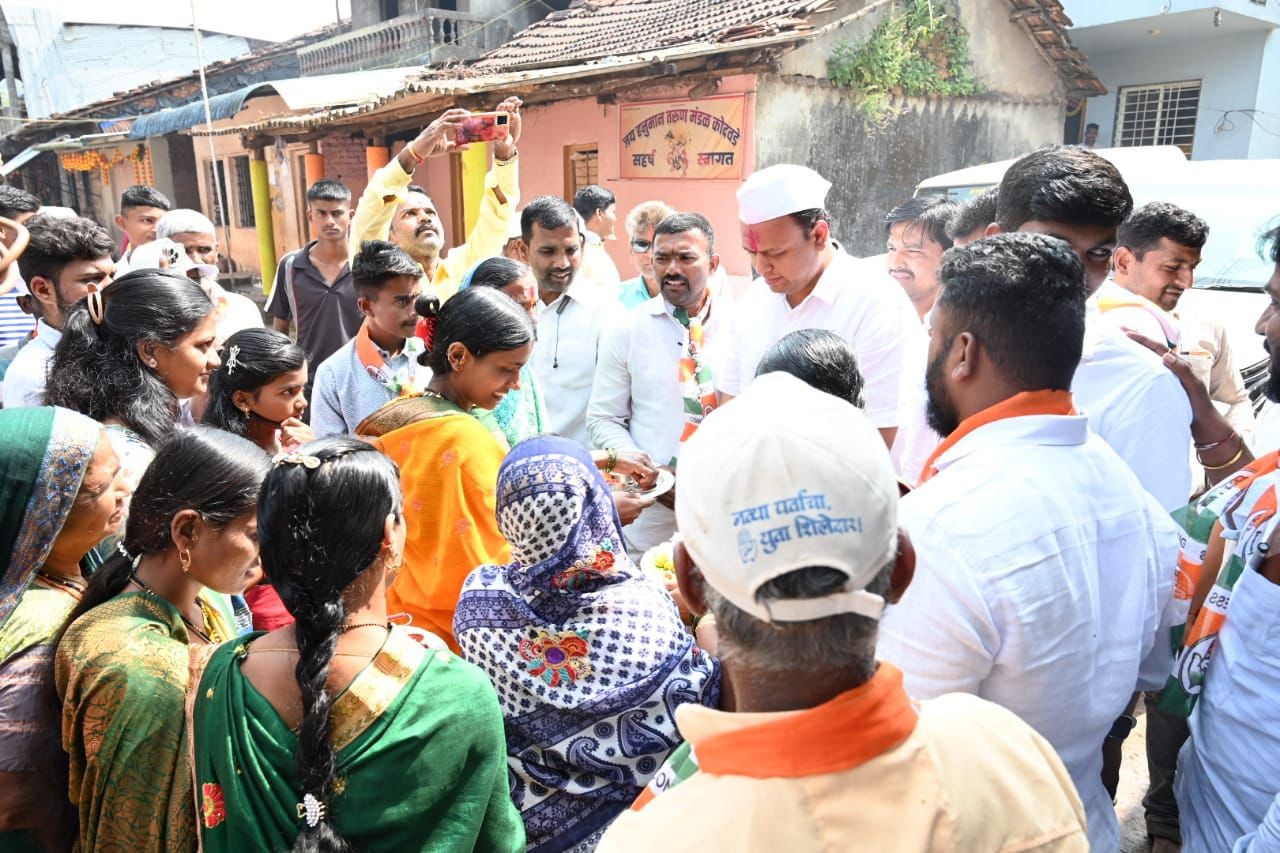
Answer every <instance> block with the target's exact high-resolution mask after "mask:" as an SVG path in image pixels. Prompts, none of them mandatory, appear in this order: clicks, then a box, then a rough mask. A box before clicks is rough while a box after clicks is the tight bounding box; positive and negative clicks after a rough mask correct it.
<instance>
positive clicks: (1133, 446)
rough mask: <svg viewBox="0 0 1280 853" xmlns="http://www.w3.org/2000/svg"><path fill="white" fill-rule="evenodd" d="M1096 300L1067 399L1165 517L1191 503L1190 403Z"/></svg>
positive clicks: (1153, 358) (1157, 361)
mask: <svg viewBox="0 0 1280 853" xmlns="http://www.w3.org/2000/svg"><path fill="white" fill-rule="evenodd" d="M1097 302H1098V300H1097V296H1096V295H1095V296H1093V297H1091V298H1090V299H1089V301H1088V302H1087V303H1086V307H1085V332H1084V351H1083V353H1082V354H1081V356H1080V366H1079V367H1078V368H1076V373H1075V377H1074V378H1073V379H1072V381H1071V396H1072V397H1073V398H1074V400H1075V403H1076V408H1077V409H1079V410H1080V412H1081V413H1082V414H1084V415H1088V417H1089V426H1090V428H1091V429H1092V430H1093V431H1094V432H1096V433H1097V434H1098V435H1099V436H1101V437H1102V438H1103V440H1105V441H1106V442H1107V444H1109V445H1111V448H1112V449H1113V450H1115V452H1116V453H1117V454H1119V456H1120V458H1121V459H1123V460H1124V461H1125V462H1126V463H1127V464H1128V466H1129V468H1130V469H1132V471H1133V473H1135V474H1137V475H1138V481H1139V482H1140V483H1142V485H1143V487H1144V488H1145V489H1146V490H1147V491H1148V492H1150V493H1151V494H1152V495H1154V496H1155V498H1156V500H1158V501H1159V502H1160V505H1161V506H1163V507H1164V508H1165V509H1166V510H1168V511H1170V512H1172V511H1173V510H1175V509H1178V508H1179V507H1182V506H1185V505H1186V503H1187V501H1188V500H1189V499H1190V497H1191V459H1190V453H1189V450H1190V447H1191V403H1190V401H1188V400H1187V394H1186V392H1185V391H1183V390H1182V384H1181V383H1179V382H1178V379H1177V377H1176V376H1174V375H1173V373H1172V371H1170V370H1169V369H1168V368H1167V367H1165V366H1164V364H1163V363H1162V362H1161V361H1160V359H1159V358H1157V357H1156V355H1155V354H1154V353H1152V352H1151V351H1150V350H1148V349H1146V348H1145V347H1143V346H1142V345H1141V344H1137V343H1134V342H1133V341H1131V340H1129V338H1128V337H1127V336H1126V335H1125V334H1124V333H1123V332H1119V331H1117V330H1115V329H1114V328H1113V327H1111V326H1110V325H1108V324H1107V323H1106V322H1105V321H1104V320H1103V319H1102V314H1101V312H1100V311H1099V310H1098V304H1097Z"/></svg>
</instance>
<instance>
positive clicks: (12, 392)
mask: <svg viewBox="0 0 1280 853" xmlns="http://www.w3.org/2000/svg"><path fill="white" fill-rule="evenodd" d="M60 340H62V332H61V331H60V330H58V329H55V328H54V327H53V326H50V325H49V324H48V323H46V322H45V321H44V320H40V321H39V322H37V323H36V336H35V337H34V338H32V339H31V342H30V343H28V344H27V345H26V346H24V347H23V348H22V349H20V350H18V354H17V355H15V356H14V357H13V361H12V362H10V363H9V372H8V373H6V374H5V375H4V408H6V409H17V408H21V407H23V406H43V405H44V389H45V385H46V384H47V383H48V381H49V365H50V362H52V361H53V350H54V348H55V347H56V346H57V345H58V341H60Z"/></svg>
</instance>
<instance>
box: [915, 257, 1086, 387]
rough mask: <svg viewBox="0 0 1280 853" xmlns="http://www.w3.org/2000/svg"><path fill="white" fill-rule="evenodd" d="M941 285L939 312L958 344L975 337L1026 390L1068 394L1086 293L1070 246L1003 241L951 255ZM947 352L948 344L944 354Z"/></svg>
mask: <svg viewBox="0 0 1280 853" xmlns="http://www.w3.org/2000/svg"><path fill="white" fill-rule="evenodd" d="M939 279H940V280H941V281H942V292H941V294H940V295H939V296H938V306H939V307H941V308H943V309H944V310H945V312H946V318H947V326H948V329H949V331H950V333H951V336H952V338H954V336H955V335H956V334H958V333H960V332H970V333H971V334H973V335H974V337H976V338H977V340H978V343H979V344H981V345H982V348H983V350H984V351H985V352H986V354H987V355H988V356H989V357H990V358H991V361H992V362H993V363H994V364H995V366H996V367H997V368H998V369H999V370H1000V372H1001V373H1002V374H1004V376H1005V377H1006V378H1007V379H1008V380H1009V381H1011V382H1013V383H1014V384H1016V385H1017V386H1019V388H1020V389H1021V390H1024V391H1039V390H1046V389H1048V390H1062V391H1067V390H1070V388H1071V379H1072V377H1073V376H1074V375H1075V372H1076V368H1077V367H1078V366H1079V364H1080V353H1081V351H1082V349H1083V346H1084V305H1085V296H1086V292H1085V280H1084V265H1083V264H1082V263H1081V261H1080V257H1079V256H1078V255H1077V254H1076V253H1075V252H1074V251H1073V250H1072V249H1071V247H1070V246H1069V245H1067V243H1066V242H1064V241H1062V240H1059V239H1058V238H1056V237H1049V236H1046V235H1044V234H1017V233H1014V234H1008V233H1006V234H997V235H996V236H994V237H987V238H985V239H982V240H978V241H977V242H975V243H970V244H969V245H968V246H958V247H956V248H954V249H948V250H947V252H946V254H944V255H943V256H942V270H941V272H940V273H939ZM934 310H935V311H936V310H937V309H936V308H935V309H934ZM934 334H937V330H936V329H935V331H934ZM949 346H950V339H948V341H947V342H946V343H945V344H944V345H943V347H942V349H943V351H945V350H946V349H948V348H949Z"/></svg>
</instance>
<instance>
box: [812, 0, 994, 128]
mask: <svg viewBox="0 0 1280 853" xmlns="http://www.w3.org/2000/svg"><path fill="white" fill-rule="evenodd" d="M827 76H828V78H830V80H831V82H832V83H834V84H835V85H837V86H840V87H842V88H847V89H852V90H853V91H854V92H856V93H857V95H858V102H857V103H858V110H859V111H860V112H861V113H862V115H863V117H864V118H865V119H866V120H867V121H868V122H869V123H870V124H873V125H878V126H883V125H884V124H886V123H887V122H888V121H889V120H890V119H891V118H892V117H893V115H894V114H895V110H894V109H893V107H892V105H891V104H890V103H889V98H890V96H891V95H893V94H895V93H901V94H904V95H950V96H955V95H971V94H973V93H975V92H977V91H978V83H977V81H976V80H975V79H974V77H973V73H972V70H971V68H970V63H969V33H968V31H966V30H965V28H964V25H963V24H961V23H960V21H959V20H958V19H957V18H956V16H955V14H954V13H953V12H952V11H951V10H950V8H949V7H948V4H947V2H946V0H898V2H896V3H894V4H893V5H892V6H890V7H889V12H888V14H886V15H885V17H884V18H883V19H882V20H881V21H880V23H879V24H877V25H876V28H875V29H874V30H872V31H871V34H870V35H868V36H867V37H866V38H865V39H863V40H861V41H858V42H848V41H846V42H842V43H840V44H838V45H836V47H835V50H833V51H832V54H831V57H830V58H829V59H828V60H827Z"/></svg>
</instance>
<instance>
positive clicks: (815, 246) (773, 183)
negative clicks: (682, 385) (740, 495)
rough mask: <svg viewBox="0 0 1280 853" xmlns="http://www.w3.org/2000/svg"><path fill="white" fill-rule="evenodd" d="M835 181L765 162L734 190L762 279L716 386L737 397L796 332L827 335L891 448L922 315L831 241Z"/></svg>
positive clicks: (880, 272) (743, 309)
mask: <svg viewBox="0 0 1280 853" xmlns="http://www.w3.org/2000/svg"><path fill="white" fill-rule="evenodd" d="M830 188H831V182H830V181H827V180H826V179H825V178H823V177H822V176H821V175H819V174H818V173H817V172H815V171H813V170H812V169H807V168H805V167H804V166H795V165H791V164H783V165H778V166H770V167H769V168H767V169H762V170H761V171H759V172H756V173H755V174H753V175H752V176H751V177H750V178H748V179H747V180H746V182H745V183H743V185H742V186H741V187H740V188H739V189H738V214H739V216H738V218H739V219H740V220H741V223H740V226H741V229H740V230H741V235H742V247H743V249H745V250H746V252H747V254H749V255H750V256H751V264H752V266H753V267H754V268H755V271H756V272H757V273H758V274H759V275H760V276H761V277H762V278H763V281H753V282H752V283H751V284H750V285H749V286H748V288H747V291H746V293H744V294H743V296H742V297H741V299H740V300H739V304H738V305H737V306H736V310H735V317H736V318H737V323H736V324H735V329H734V331H733V333H732V334H731V336H730V351H729V352H728V353H726V357H725V365H724V369H723V370H722V372H721V375H720V376H719V377H718V378H717V379H716V388H717V390H718V391H719V392H720V393H721V395H722V397H723V398H725V399H728V398H730V397H734V396H737V395H738V394H740V393H742V389H743V388H744V387H745V386H746V385H747V383H748V382H750V381H751V378H752V377H753V376H754V375H755V372H756V366H757V365H758V364H759V363H760V358H761V356H763V355H764V354H765V352H766V351H768V349H769V347H771V346H773V345H774V344H775V343H777V342H778V341H779V340H781V339H782V338H783V337H784V336H786V335H787V334H788V333H790V332H794V331H796V330H798V329H829V330H831V331H833V332H836V333H837V334H839V335H840V336H841V337H842V338H844V339H845V340H846V341H848V343H849V345H850V346H852V347H853V351H854V352H855V353H856V354H857V356H858V366H859V367H860V368H861V369H862V375H863V377H864V378H865V379H866V392H865V393H866V412H867V417H869V418H870V419H871V422H872V423H873V424H875V425H876V427H877V428H878V429H879V430H880V435H881V436H882V437H883V438H884V440H885V444H886V445H892V444H893V439H894V434H895V433H896V431H897V428H898V424H899V423H900V421H901V418H900V412H899V404H900V399H901V391H902V387H903V383H904V382H912V381H915V380H916V379H917V378H918V377H914V376H910V375H909V374H910V369H909V368H908V367H906V365H909V364H910V363H911V361H912V355H913V350H916V351H918V350H919V349H921V348H923V346H924V333H923V331H922V330H921V328H920V318H919V316H918V315H917V314H916V312H915V311H914V310H913V309H912V307H911V302H910V300H908V299H907V297H906V295H905V294H903V292H902V289H901V288H896V287H886V286H885V284H886V282H885V274H884V268H883V267H879V266H878V265H876V264H874V263H870V262H860V261H857V260H855V259H854V258H852V257H850V256H849V255H847V254H845V252H844V250H843V249H841V248H839V247H838V246H837V245H835V243H834V241H833V240H832V238H831V218H830V216H829V215H828V214H827V212H826V210H824V209H823V205H824V204H825V203H826V197H827V191H828V190H829V189H830Z"/></svg>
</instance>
